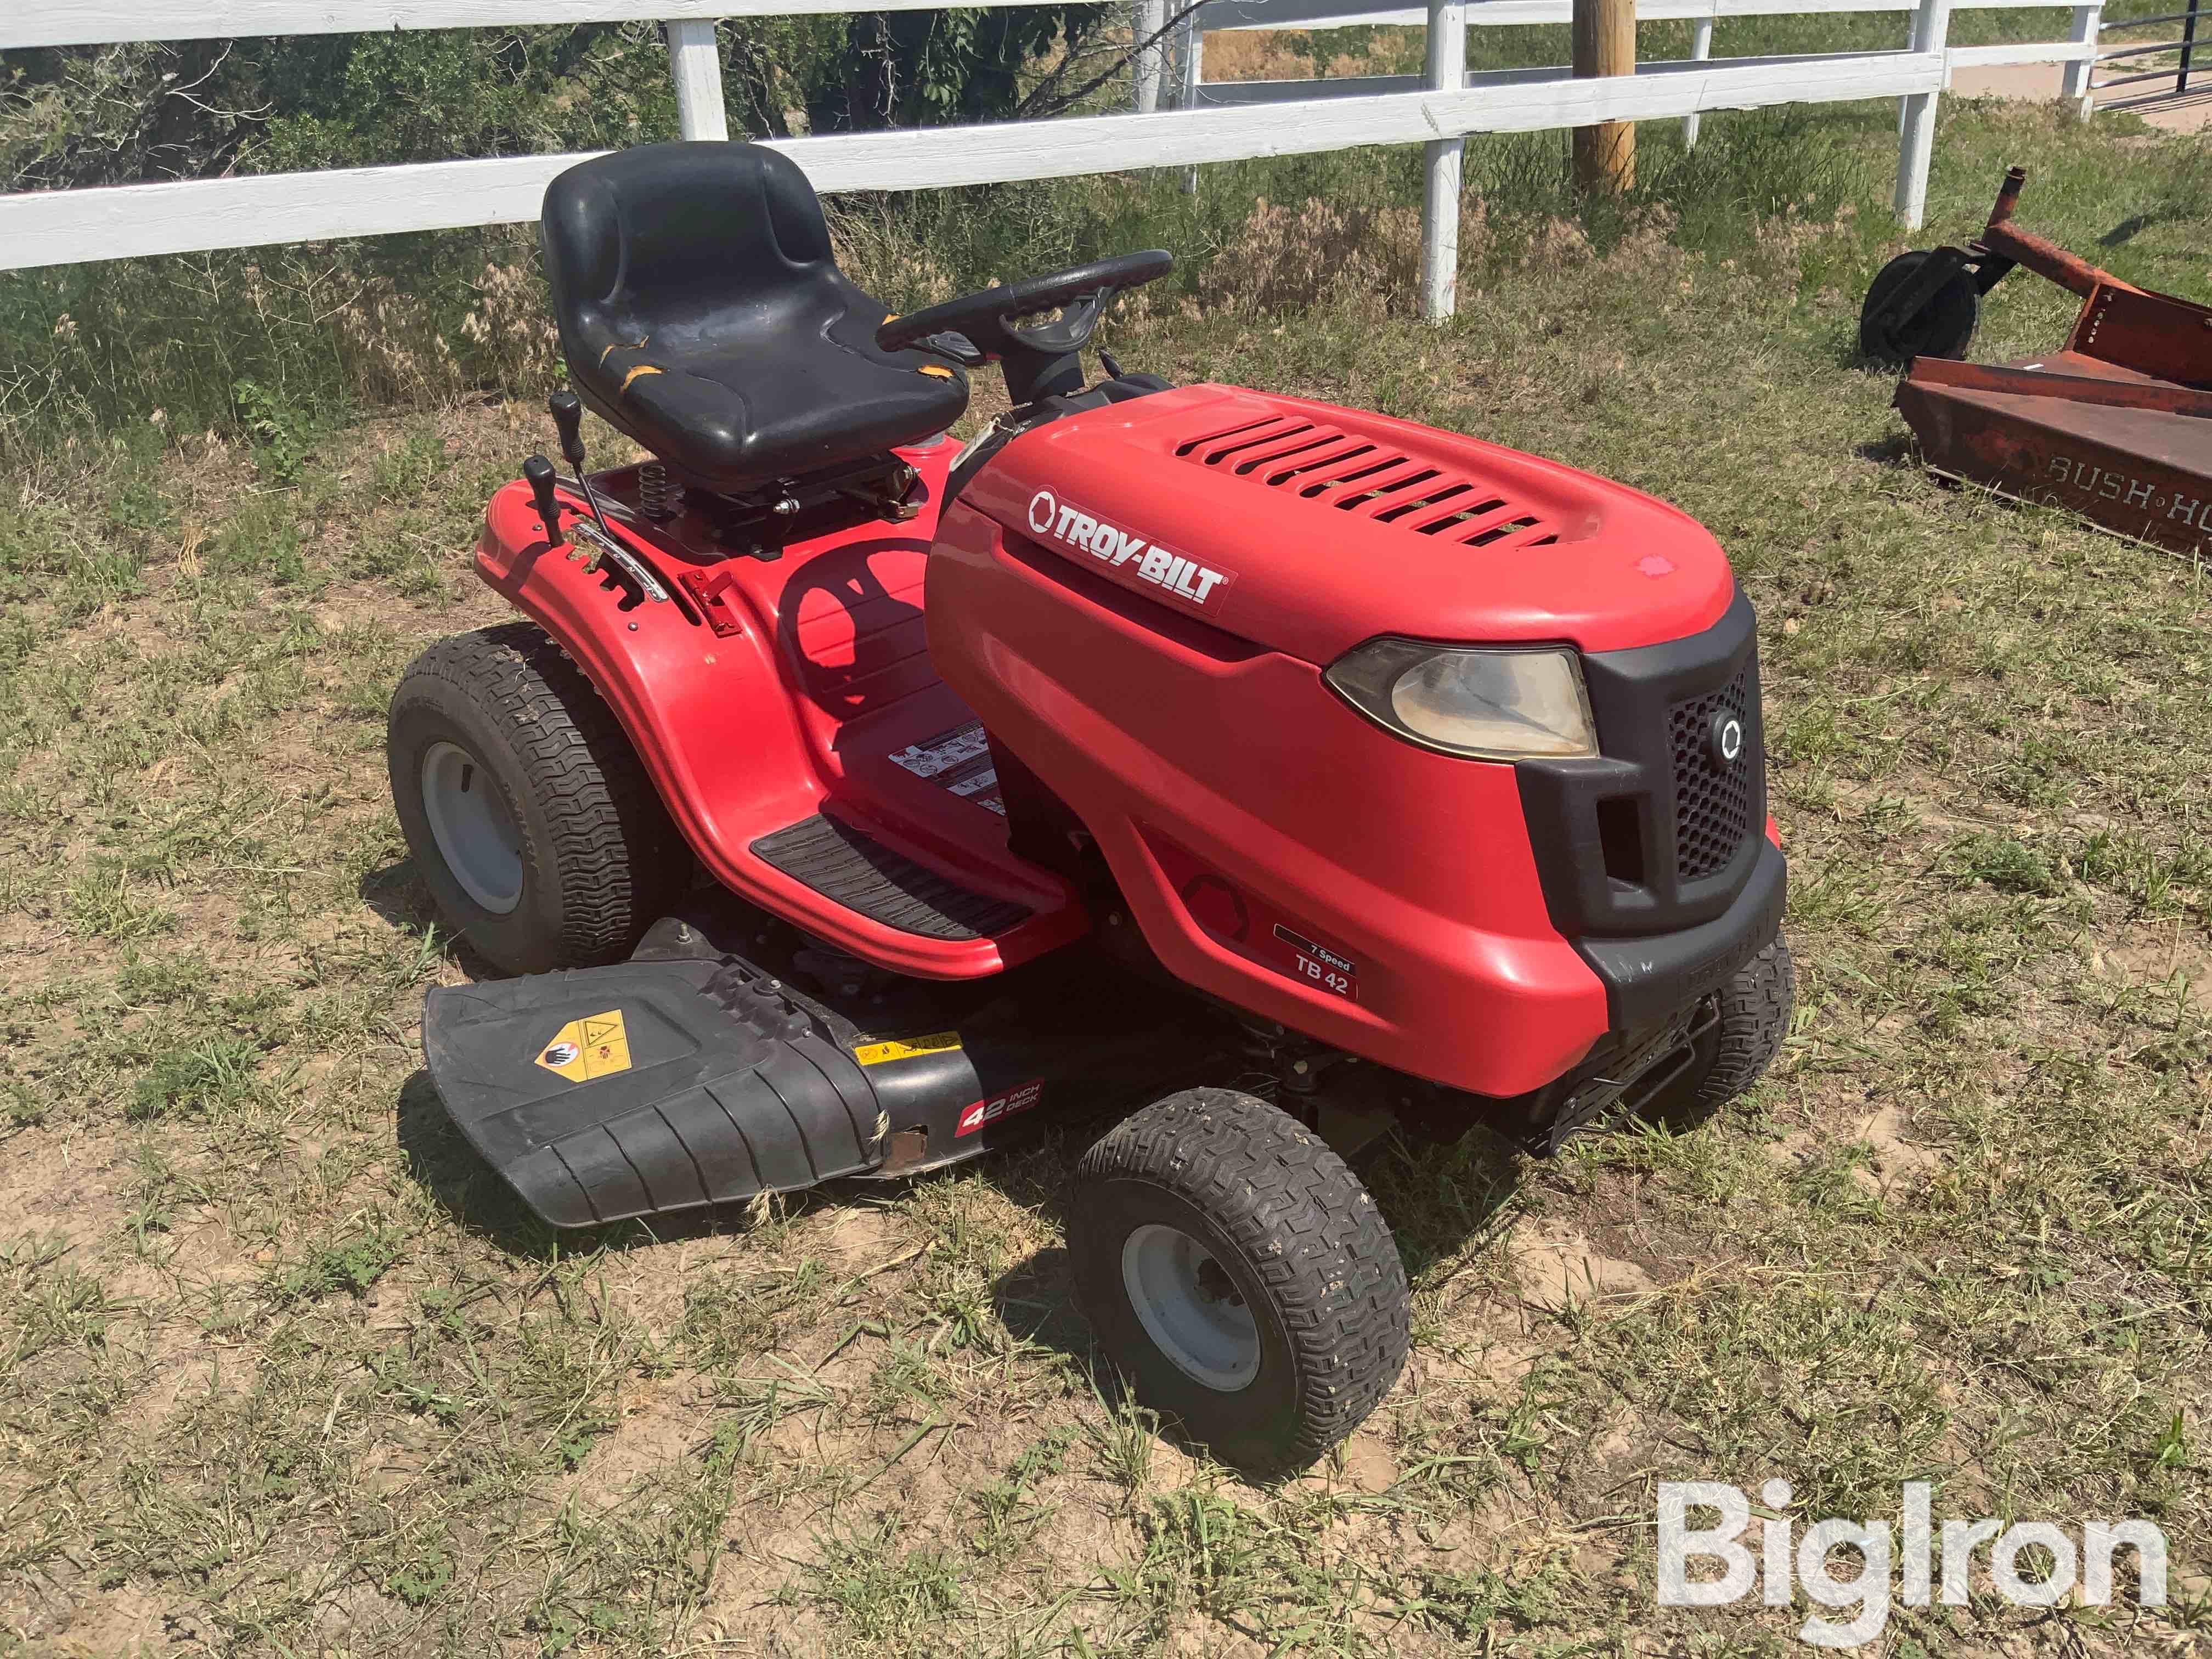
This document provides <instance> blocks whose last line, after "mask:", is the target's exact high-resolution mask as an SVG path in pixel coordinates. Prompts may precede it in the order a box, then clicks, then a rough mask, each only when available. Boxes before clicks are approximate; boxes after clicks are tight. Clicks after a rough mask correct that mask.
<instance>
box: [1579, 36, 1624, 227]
mask: <svg viewBox="0 0 2212 1659" xmlns="http://www.w3.org/2000/svg"><path fill="white" fill-rule="evenodd" d="M1635 73H1636V0H1575V78H1576V79H1577V80H1585V79H1588V78H1589V77H1590V76H1606V75H1633V74H1635ZM1635 186H1636V124H1635V123H1634V122H1633V121H1600V122H1598V123H1597V124H1596V125H1594V126H1587V127H1577V128H1576V129H1575V188H1576V189H1577V190H1582V191H1594V192H1596V193H1598V194H1601V195H1606V196H1618V195H1620V194H1621V193H1622V192H1623V191H1628V190H1632V189H1634V188H1635Z"/></svg>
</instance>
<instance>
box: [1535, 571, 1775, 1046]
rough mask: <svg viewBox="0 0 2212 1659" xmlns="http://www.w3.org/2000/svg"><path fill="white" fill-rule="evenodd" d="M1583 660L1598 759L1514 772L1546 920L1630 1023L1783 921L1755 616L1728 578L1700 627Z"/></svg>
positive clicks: (1688, 998) (1725, 970)
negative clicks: (1769, 828)
mask: <svg viewBox="0 0 2212 1659" xmlns="http://www.w3.org/2000/svg"><path fill="white" fill-rule="evenodd" d="M1582 665H1583V681H1584V684H1586V685H1587V687H1588V688H1589V700H1590V712H1591V714H1593V715H1594V716H1595V719H1596V721H1597V735H1598V747H1599V751H1600V752H1599V754H1598V756H1597V757H1595V758H1594V759H1588V760H1556V761H1523V762H1522V763H1519V764H1518V765H1517V766H1516V768H1515V774H1516V777H1517V779H1518V781H1519V784H1520V793H1521V805H1522V811H1523V813H1524V814H1525V816H1526V817H1527V819H1528V839H1529V844H1530V847H1531V849H1532V850H1533V852H1534V854H1535V860H1536V871H1537V875H1538V878H1539V879H1540V880H1541V883H1542V884H1543V890H1544V902H1545V906H1546V908H1547V910H1548V912H1549V913H1550V916H1551V920H1552V925H1553V927H1557V928H1558V929H1559V933H1560V936H1561V937H1562V938H1564V939H1566V940H1567V941H1568V942H1569V943H1571V945H1574V947H1575V948H1576V950H1577V951H1578V952H1579V953H1580V954H1581V956H1582V957H1583V961H1585V962H1586V963H1589V966H1590V970H1591V971H1592V972H1593V973H1595V975H1597V976H1598V978H1599V979H1600V980H1601V981H1602V982H1603V983H1604V985H1605V988H1606V1006H1607V1023H1608V1024H1610V1026H1611V1027H1612V1029H1613V1030H1615V1031H1626V1030H1630V1029H1632V1028H1633V1027H1636V1026H1639V1025H1642V1024H1645V1023H1647V1022H1649V1021H1650V1020H1654V1019H1658V1018H1663V1017H1664V1016H1666V1015H1668V1014H1669V1013H1671V1012H1674V1010H1676V1009H1678V1008H1680V1007H1682V1006H1684V1005H1685V1004H1687V1003H1690V1002H1692V1001H1695V1000H1697V999H1699V997H1702V996H1705V994H1708V993H1710V992H1711V991H1713V990H1715V989H1717V987H1720V986H1721V985H1723V984H1724V983H1726V981H1728V979H1729V975H1732V974H1734V973H1735V970H1736V969H1737V968H1739V967H1740V966H1741V965H1742V964H1743V963H1744V962H1746V961H1747V960H1748V959H1749V958H1750V957H1752V956H1753V954H1754V953H1756V952H1757V951H1759V948H1760V947H1761V946H1763V945H1765V943H1766V941H1767V940H1769V939H1771V938H1773V937H1774V935H1775V933H1776V932H1777V931H1778V929H1779V928H1780V927H1781V922H1782V907H1783V898H1784V866H1783V860H1782V854H1781V853H1780V851H1779V850H1778V849H1777V848H1776V847H1775V846H1774V844H1773V843H1772V842H1770V841H1768V840H1767V839H1766V834H1765V828H1766V743H1765V722H1764V720H1762V718H1761V713H1760V707H1759V634H1758V623H1757V618H1756V617H1754V616H1753V613H1752V608H1751V602H1750V601H1749V600H1748V599H1745V598H1744V596H1743V593H1742V592H1741V590H1738V591H1737V592H1736V594H1735V598H1734V599H1733V600H1732V601H1731V603H1730V604H1729V608H1728V610H1727V611H1726V612H1725V613H1724V614H1723V616H1722V617H1721V619H1720V621H1718V622H1717V623H1714V624H1713V626H1712V627H1711V628H1709V629H1706V630H1705V632H1704V633H1702V634H1694V635H1690V636H1688V637H1687V638H1685V639H1680V640H1670V641H1667V642H1666V643H1665V644H1662V645H1654V646H1645V647H1640V648H1638V649H1635V650H1630V651H1605V652H1594V653H1586V654H1585V655H1584V656H1583V659H1582ZM1731 727H1733V737H1734V742H1735V752H1734V753H1733V754H1732V755H1727V754H1723V749H1724V748H1725V747H1726V745H1725V744H1723V743H1721V742H1719V741H1717V738H1719V736H1720V735H1721V733H1722V732H1724V731H1726V730H1728V729H1729V728H1731Z"/></svg>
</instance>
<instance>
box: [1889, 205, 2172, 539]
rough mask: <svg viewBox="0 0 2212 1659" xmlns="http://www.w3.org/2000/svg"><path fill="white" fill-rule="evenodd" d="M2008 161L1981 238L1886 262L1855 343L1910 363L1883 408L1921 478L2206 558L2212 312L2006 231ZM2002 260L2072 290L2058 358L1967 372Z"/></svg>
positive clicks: (2009, 221) (2003, 268) (2048, 355)
mask: <svg viewBox="0 0 2212 1659" xmlns="http://www.w3.org/2000/svg"><path fill="white" fill-rule="evenodd" d="M2026 183H2027V168H2026V167H2012V168H2008V170H2007V171H2006V173H2005V181H2004V184H2003V186H2002V188H2001V189H2000V190H1999V191H1997V199H1996V206H1994V207H1993V208H1991V209H1990V222H1989V223H1988V225H1987V226H1986V227H1984V229H1983V231H1982V234H1981V237H1980V240H1978V241H1975V242H1972V243H1970V244H1969V245H1968V246H1966V247H1962V248H1960V247H1940V248H1936V249H1935V250H1934V251H1933V252H1924V251H1920V250H1915V251H1913V252H1908V253H1900V254H1899V255H1898V256H1897V258H1894V259H1893V260H1891V261H1890V262H1889V263H1888V264H1886V265H1884V266H1883V267H1882V268H1881V271H1880V272H1879V273H1878V274H1877V275H1876V276H1875V279H1874V286H1873V287H1872V288H1871V289H1869V290H1868V291H1867V299H1866V306H1865V308H1864V310H1863V313H1862V314H1861V317H1860V321H1859V343H1860V345H1861V347H1862V348H1863V349H1864V350H1865V352H1866V355H1867V356H1869V357H1872V358H1874V359H1875V360H1876V361H1878V362H1910V364H1911V368H1910V369H1909V370H1908V371H1907V373H1906V374H1905V381H1904V383H1903V384H1902V385H1901V386H1899V387H1898V388H1897V407H1898V409H1899V410H1901V411H1902V412H1903V414H1904V416H1905V422H1906V424H1907V425H1909V426H1911V428H1912V432H1913V435H1914V436H1915V437H1917V439H1918V440H1919V441H1920V450H1921V453H1922V454H1923V455H1924V456H1926V457H1927V459H1928V465H1930V466H1931V467H1933V468H1935V469H1936V471H1938V472H1941V473H1944V474H1946V475H1948V476H1949V477H1954V478H1964V479H1966V480H1968V481H1969V482H1971V483H1978V484H1986V485H1987V486H1989V487H1990V489H1995V490H1997V491H1999V492H2000V493H2002V494H2003V495H2010V496H2013V497H2015V499H2017V500H2020V501H2033V502H2038V503H2040V504H2045V505H2048V506H2052V507H2065V508H2066V509H2068V510H2069V512H2073V513H2080V514H2081V516H2082V517H2083V518H2086V519H2088V520H2092V521H2093V522H2094V523H2096V524H2099V525H2101V526H2103V527H2104V528H2106V530H2110V531H2112V532H2115V533H2117V534H2118V535H2122V536H2127V537H2130V538H2134V539H2135V540H2137V541H2142V542H2148V543H2150V544H2153V545H2154V546H2158V547H2166V548H2171V549H2172V550H2173V551H2175V552H2177V553H2186V554H2190V555H2191V556H2197V555H2202V554H2206V553H2212V309H2207V308H2206V307H2203V306H2200V305H2194V304H2192V303H2191V302H2190V301H2187V300H2179V299H2176V298H2175V297H2174V296H2173V295H2170V294H2152V293H2149V292H2147V291H2146V290H2144V289H2139V288H2136V287H2133V286H2131V285H2130V284H2129V283H2124V282H2122V281H2121V280H2120V279H2119V278H2118V277H2117V276H2113V275H2112V273H2111V272H2110V271H2106V270H2098V269H2097V268H2096V267H2095V266H2094V265H2092V264H2089V262H2088V261H2087V260H2086V259H2082V258H2078V257H2077V256H2075V255H2074V254H2071V253H2069V252H2067V251H2066V250H2065V249H2064V248H2063V247H2060V246H2057V244H2056V243H2054V242H2051V241H2050V240H2047V239H2045V238H2044V237H2041V236H2039V235H2037V234H2035V233H2034V232H2033V231H2032V230H2026V229H2023V228H2021V227H2020V226H2019V225H2017V224H2015V223H2014V222H2013V210H2014V209H2015V207H2016V206H2017V205H2018V204H2019V201H2020V191H2021V185H2024V184H2026ZM2015 265H2018V266H2021V267H2023V268H2025V269H2027V270H2032V271H2033V272H2035V273H2036V274H2037V275H2038V276H2045V277H2048V278H2049V279H2050V280H2051V281H2052V282H2054V283H2057V284H2058V285H2059V286H2060V287H2061V288H2063V289H2070V290H2071V291H2072V292H2074V293H2075V294H2078V295H2081V313H2080V314H2079V315H2078V316H2077V317H2075V319H2074V329H2073V331H2072V332H2071V333H2070V334H2069V335H2068V336H2067V337H2066V343H2065V344H2064V345H2063V347H2061V348H2060V349H2058V350H2057V351H2051V352H2045V354H2044V355H2043V356H2040V357H2033V358H2027V359H2024V360H2022V361H2021V362H2016V363H1996V364H1984V363H1966V362H1957V361H1955V360H1956V359H1958V358H1960V357H1963V356H1965V355H1966V347H1967V345H1968V344H1969V343H1971V342H1972V339H1973V336H1974V326H1975V325H1976V323H1977V322H1978V320H1979V319H1980V316H1981V296H1982V295H1984V294H1987V293H1988V292H1989V291H1990V289H1992V288H1994V287H1996V284H1997V283H1998V281H1999V279H2001V278H2002V276H2004V275H2005V273H2006V272H2008V271H2009V270H2012V269H2013V268H2014V267H2015Z"/></svg>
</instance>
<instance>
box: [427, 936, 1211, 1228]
mask: <svg viewBox="0 0 2212 1659" xmlns="http://www.w3.org/2000/svg"><path fill="white" fill-rule="evenodd" d="M756 929H757V922H754V921H750V920H743V919H741V920H740V921H738V922H736V923H732V921H731V919H730V918H728V917H721V918H708V917H707V916H705V915H698V916H695V917H692V918H690V919H678V918H669V919H666V920H664V921H661V922H659V924H657V925H656V926H655V927H653V930H652V932H651V933H648V934H647V936H646V939H645V940H644V942H643V943H642V944H641V945H640V946H639V947H638V952H637V955H636V956H635V957H633V958H632V959H631V960H629V961H628V962H623V963H616V964H614V965H613V966H611V967H606V968H592V969H579V970H575V971H571V972H567V973H556V974H542V975H534V976H532V977H530V978H526V979H513V980H500V981H489V982H484V983H479V984H473V985H459V986H440V987H435V988H434V989H433V990H432V991H431V992H430V993H429V994H428V997H427V998H426V999H425V1000H424V1004H423V1011H422V1040H423V1051H424V1057H425V1060H426V1062H427V1064H428V1068H429V1072H430V1077H431V1079H432V1081H433V1082H434V1083H435V1085H436V1087H437V1090H438V1094H439V1097H440V1098H441V1100H442V1101H443V1102H444V1103H445V1106H446V1109H447V1112H448V1113H449V1114H450V1115H452V1117H453V1121H454V1123H455V1124H456V1125H457V1126H459V1128H460V1130H461V1132H462V1133H464V1134H465V1135H466V1136H467V1137H468V1139H469V1140H470V1142H471V1144H472V1145H473V1146H475V1147H476V1148H477V1151H478V1152H481V1153H482V1154H483V1157H484V1158H485V1160H486V1161H487V1162H488V1163H489V1164H490V1165H491V1166H492V1167H493V1168H494V1169H495V1170H497V1171H498V1172H499V1173H500V1175H501V1176H503V1177H504V1178H505V1179H506V1180H507V1182H510V1183H511V1184H512V1185H513V1187H514V1188H515V1190H516V1191H517V1192H518V1193H519V1194H520V1195H521V1197H522V1199H523V1200H524V1202H526V1204H528V1205H529V1206H530V1207H531V1208H532V1210H534V1211H535V1212H537V1213H538V1215H539V1216H540V1217H542V1218H544V1219H545V1220H546V1221H548V1222H550V1224H552V1225H554V1226H556V1227H582V1226H592V1225H599V1224H602V1223H605V1222H611V1221H620V1220H625V1219H628V1218H632V1217H635V1216H644V1215H665V1214H668V1213H671V1212H682V1211H686V1210H696V1209H700V1208H702V1207H705V1206H710V1205H722V1204H732V1203H741V1202H744V1201H745V1200H750V1199H751V1198H754V1197H756V1196H757V1195H758V1194H763V1193H769V1192H795V1191H799V1190H800V1189H802V1188H809V1187H814V1186H818V1185H820V1184H821V1183H822V1182H825V1181H832V1180H836V1179H837V1178H839V1177H841V1176H908V1175H912V1174H914V1173H915V1172H917V1171H919V1170H927V1169H933V1168H935V1167H938V1166H939V1165H942V1164H951V1163H956V1162H959V1161H962V1160H963V1159H966V1158H971V1157H974V1156H975V1155H977V1154H979V1153H981V1152H986V1151H988V1150H990V1149H992V1148H993V1147H994V1146H1000V1145H1003V1144H1004V1142H1005V1140H1006V1138H1008V1137H1009V1136H1012V1135H1013V1134H1016V1133H1019V1132H1021V1131H1023V1130H1026V1129H1027V1128H1029V1127H1030V1125H1031V1123H1032V1122H1033V1121H1035V1120H1033V1119H1031V1118H1030V1113H1031V1112H1032V1111H1033V1110H1034V1109H1036V1108H1037V1107H1039V1106H1044V1105H1049V1106H1050V1107H1051V1108H1052V1109H1053V1110H1054V1113H1055V1114H1062V1113H1065V1112H1066V1111H1067V1110H1070V1109H1073V1110H1078V1111H1080V1110H1084V1109H1090V1108H1092V1107H1097V1106H1101V1105H1116V1104H1123V1105H1125V1104H1126V1103H1127V1101H1128V1100H1129V1099H1131V1098H1144V1097H1148V1096H1150V1095H1152V1094H1157V1093H1159V1092H1162V1091H1168V1090H1172V1089H1174V1088H1176V1087H1180V1086H1183V1085H1187V1084H1188V1083H1191V1082H1194V1081H1197V1080H1200V1079H1205V1078H1206V1077H1209V1076H1212V1075H1216V1074H1220V1073H1223V1068H1224V1067H1225V1066H1228V1067H1229V1069H1231V1070H1233V1069H1234V1066H1233V1065H1232V1064H1231V1053H1230V1050H1229V1048H1227V1047H1226V1046H1225V1037H1224V1034H1223V1030H1222V1027H1221V1024H1220V1023H1219V1022H1218V1021H1217V1020H1212V1019H1209V1018H1206V1016H1205V1015H1204V1013H1203V1012H1201V1011H1199V1010H1197V1009H1194V1007H1193V1006H1192V1005H1190V1004H1189V1003H1188V1001H1186V1000H1182V999H1170V998H1166V997H1164V996H1163V995H1161V994H1159V993H1158V992H1157V991H1155V990H1153V989H1152V988H1151V987H1146V986H1143V985H1140V984H1139V983H1137V982H1136V981H1133V980H1130V979H1129V978H1127V976H1126V975H1122V974H1121V973H1120V972H1119V971H1118V970H1115V969H1112V968H1111V967H1109V966H1108V965H1107V964H1105V963H1102V962H1098V961H1097V960H1095V959H1092V958H1088V957H1085V958H1082V959H1079V960H1075V961H1070V962H1057V961H1056V962H1054V963H1044V964H1039V965H1038V966H1037V967H1036V968H1035V969H1029V970H1026V971H1018V972H1016V973H1013V974H1011V975H1006V976H1005V977H1004V978H1002V979H1000V980H998V981H992V982H991V983H989V984H988V985H976V984H969V985H935V986H918V987H917V986H911V985H909V986H906V987H886V984H885V982H884V979H883V976H881V975H875V974H872V973H870V972H869V971H868V970H866V969H864V968H863V967H862V966H861V965H860V963H856V962H851V961H850V960H849V959H846V962H845V965H843V966H842V967H835V968H834V969H833V970H829V971H828V973H827V976H828V978H829V979H830V980H833V981H842V983H841V985H840V987H839V990H838V993H837V994H836V995H835V996H834V998H832V1000H823V999H822V998H818V997H817V996H814V995H812V994H808V993H807V992H805V991H803V990H801V989H800V988H799V987H797V986H795V985H794V984H793V983H792V982H791V979H790V977H789V976H790V975H793V974H800V975H805V973H806V972H807V971H808V969H809V966H810V963H811V972H812V973H813V975H817V977H818V976H819V975H823V973H824V971H825V969H824V968H823V964H822V963H820V962H818V961H815V960H814V958H816V957H818V956H819V952H818V951H817V950H814V949H811V948H810V947H805V946H802V947H800V951H799V953H797V954H803V955H805V957H807V958H808V961H807V962H798V961H796V960H795V957H794V955H793V953H786V954H782V955H779V954H777V953H775V951H773V950H769V951H762V952H761V954H764V955H768V956H769V958H770V961H771V963H772V964H773V965H772V966H767V965H763V963H761V962H760V961H758V960H755V959H752V958H750V957H747V956H741V955H738V954H737V953H736V952H735V951H732V950H729V949H727V948H726V946H727V945H728V944H729V943H730V942H731V940H732V938H733V937H752V936H754V935H755V933H756ZM759 936H760V937H766V938H772V937H773V934H766V935H759ZM753 948H754V949H755V950H756V951H759V948H760V947H758V946H755V947H753ZM1016 1119H1021V1120H1023V1121H1021V1122H1020V1123H1018V1124H1017V1123H1016V1122H1015V1121H1014V1120H1016Z"/></svg>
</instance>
